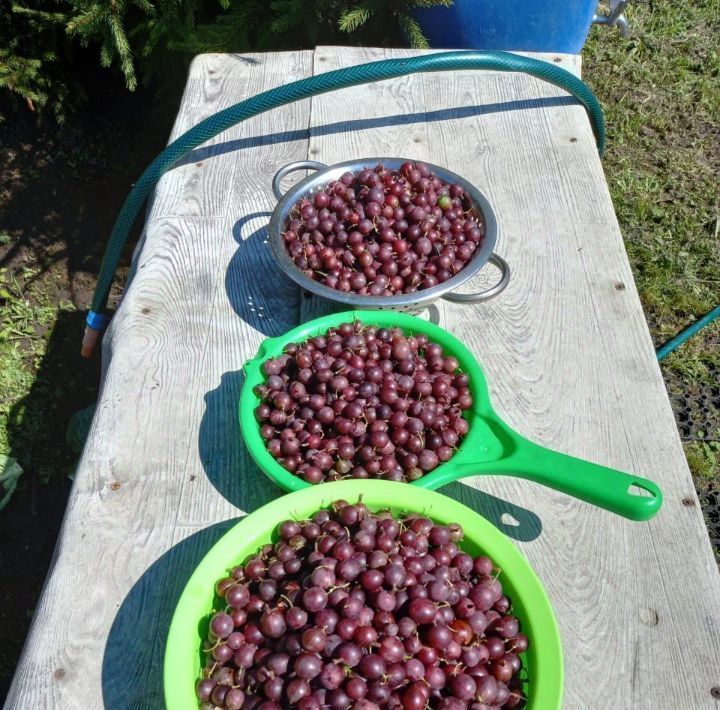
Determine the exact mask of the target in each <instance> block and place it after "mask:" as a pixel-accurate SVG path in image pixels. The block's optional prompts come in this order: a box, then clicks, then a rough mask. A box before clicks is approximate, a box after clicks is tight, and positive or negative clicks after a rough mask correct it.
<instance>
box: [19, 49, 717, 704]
mask: <svg viewBox="0 0 720 710" xmlns="http://www.w3.org/2000/svg"><path fill="white" fill-rule="evenodd" d="M410 54H412V52H410V51H409V50H381V49H366V48H363V49H360V48H347V47H340V48H338V47H319V48H318V49H317V50H315V51H302V52H291V53H272V54H255V55H235V54H233V55H229V54H226V55H217V54H215V55H210V54H208V55H202V56H199V57H197V58H196V59H195V60H194V62H193V64H192V68H191V70H190V74H189V77H188V82H187V87H186V90H185V95H184V97H183V100H182V105H181V107H180V110H179V113H178V116H177V119H176V123H175V128H174V131H173V137H175V136H177V135H179V134H180V133H182V132H183V131H185V130H187V129H188V128H190V127H191V126H192V125H193V124H195V123H197V122H198V121H200V120H201V119H203V118H205V117H206V116H208V115H210V114H212V113H214V112H215V111H218V110H219V109H221V108H225V107H227V106H230V105H232V104H234V103H236V102H238V101H240V100H242V99H245V98H248V97H250V96H253V95H254V94H256V93H258V92H260V91H263V90H265V89H268V88H271V87H275V86H279V85H281V84H283V83H285V82H288V81H292V80H295V79H299V78H302V77H307V76H310V75H312V74H315V73H320V72H324V71H328V70H330V69H335V68H339V67H344V66H351V65H354V64H359V63H362V62H365V61H370V60H373V59H381V58H384V57H397V56H408V55H410ZM539 56H541V58H544V59H547V60H548V61H556V62H558V63H559V64H560V65H561V66H564V67H566V68H568V69H570V70H571V71H575V72H576V73H579V71H580V60H579V58H578V57H574V56H567V55H566V56H554V55H544V56H542V55H539ZM611 135H612V134H611ZM375 155H396V156H401V157H407V158H414V159H419V160H428V161H429V162H433V163H436V164H438V165H443V166H445V167H447V168H448V169H450V170H452V171H454V172H457V173H458V174H460V175H463V176H464V177H465V178H467V179H468V180H469V181H470V182H472V183H474V184H475V185H476V186H477V187H478V188H479V189H480V190H481V191H482V192H483V193H485V195H486V196H487V197H488V199H489V201H490V203H491V204H492V205H493V206H494V209H495V212H496V214H497V217H498V221H499V224H500V233H499V239H498V244H497V251H498V253H499V254H500V255H502V256H503V257H505V258H506V259H507V260H508V262H509V263H510V265H511V267H512V270H513V277H512V280H511V283H510V285H509V287H508V288H507V290H506V291H505V292H504V293H503V294H502V295H501V296H499V297H498V298H496V299H494V300H492V301H489V302H487V303H485V304H478V305H473V306H467V305H460V304H453V303H447V302H441V303H440V304H438V305H437V306H434V307H432V308H431V309H430V311H429V313H428V314H426V317H428V315H429V317H431V318H433V320H435V321H436V322H439V324H440V325H441V326H442V327H444V328H446V329H447V330H449V331H450V332H451V333H453V334H454V335H456V336H457V337H459V338H461V339H462V340H463V341H464V342H465V343H466V344H467V345H468V347H469V348H470V349H471V350H472V351H473V352H474V354H475V355H476V356H477V358H478V359H479V361H480V362H481V364H482V366H483V367H484V369H485V372H486V375H487V378H488V381H489V385H490V391H491V397H492V401H493V403H494V406H495V407H496V409H497V411H498V413H499V414H500V415H501V416H502V417H503V418H504V419H506V421H507V422H508V423H509V424H510V425H511V426H513V427H514V428H515V429H517V430H518V431H519V432H521V433H523V434H524V435H525V436H527V437H528V438H530V439H532V440H534V441H536V442H538V443H540V444H543V445H545V446H549V447H552V448H554V449H558V450H560V451H564V452H567V453H570V454H573V455H576V456H580V457H583V458H587V459H590V460H592V461H596V462H598V463H601V464H604V465H607V466H612V467H614V468H618V469H621V470H624V471H632V472H634V473H636V474H637V475H640V476H644V477H647V478H650V479H652V480H654V481H656V482H657V483H658V484H659V485H660V486H661V488H662V489H663V491H664V494H665V503H664V506H663V508H662V510H661V511H660V513H659V514H658V515H657V517H656V518H654V519H653V520H651V521H649V522H646V523H635V522H631V521H629V520H625V519H623V518H620V517H617V516H615V515H612V514H611V513H608V512H606V511H604V510H600V509H597V508H593V507H592V506H590V505H587V504H585V503H583V502H580V501H578V500H575V499H572V498H569V497H567V496H565V495H562V494H561V493H557V492H555V491H552V490H549V489H546V488H542V487H540V486H538V485H536V484H533V483H529V482H527V481H523V480H520V479H515V478H502V477H483V478H479V477H477V478H474V479H466V481H465V482H464V483H463V484H460V483H456V484H453V485H451V486H447V487H446V488H444V489H443V492H444V493H446V494H448V495H451V496H453V497H455V498H458V499H459V500H462V501H463V502H464V503H466V504H467V505H469V506H471V507H473V508H474V509H475V510H477V511H479V512H480V513H482V514H483V515H485V516H486V517H487V518H489V519H490V520H491V521H493V522H495V523H496V524H497V525H498V526H499V527H500V528H501V529H502V530H504V531H506V532H507V533H508V534H509V535H510V536H512V537H513V538H515V540H516V541H517V545H518V547H519V548H520V549H521V550H522V552H523V553H524V554H525V555H526V556H527V558H528V559H529V561H530V562H531V564H532V565H533V566H534V568H535V570H536V571H537V573H538V575H539V576H540V578H541V580H542V582H543V583H544V585H545V587H546V589H547V591H548V594H549V596H550V599H551V601H552V604H553V607H554V610H555V613H556V615H557V619H558V623H559V626H560V632H561V635H562V640H563V646H564V653H565V701H564V707H567V708H571V709H572V710H576V709H584V708H601V709H603V710H606V709H609V708H668V709H671V710H680V709H684V708H687V709H688V710H699V709H701V708H717V707H720V702H718V700H716V699H714V698H713V696H712V695H711V689H712V688H713V687H716V686H720V584H719V581H720V579H719V577H718V569H717V567H716V565H715V561H714V559H713V555H712V551H711V548H710V544H709V541H708V536H707V533H706V530H705V527H704V524H703V519H702V513H701V510H700V507H699V504H698V500H697V497H696V495H695V491H694V487H693V484H692V480H691V477H690V473H689V471H688V467H687V464H686V461H685V457H684V455H683V450H682V447H681V444H680V439H679V436H678V432H677V429H676V426H675V422H674V419H673V416H672V412H671V409H670V405H669V402H668V397H667V394H666V391H665V386H664V384H663V380H662V377H661V373H660V369H659V367H658V363H657V361H656V359H655V356H654V351H653V346H652V342H651V339H650V335H649V332H648V328H647V325H646V322H645V318H644V316H643V311H642V308H641V305H640V300H639V298H638V294H637V291H636V288H635V285H634V282H633V277H632V273H631V270H630V265H629V263H628V259H627V256H626V253H625V249H624V246H623V242H622V237H621V234H620V230H619V227H618V223H617V219H616V217H615V214H614V211H613V206H612V203H611V200H610V195H609V193H608V189H607V185H606V183H605V179H604V176H603V170H602V164H601V162H600V159H599V157H598V155H597V152H596V149H595V142H594V139H593V136H592V132H591V129H590V125H589V123H588V120H587V118H586V115H585V111H584V109H583V108H582V107H581V106H580V105H578V104H577V102H575V101H574V100H572V99H571V98H569V97H568V96H567V95H565V94H564V92H562V91H561V90H559V89H556V88H554V87H552V86H550V85H548V84H545V83H542V82H541V81H539V80H536V79H533V78H531V77H528V76H525V75H520V74H500V73H497V72H460V73H448V74H425V75H415V76H408V77H403V78H400V79H395V80H391V81H386V82H382V83H380V84H376V85H366V86H360V87H356V88H352V89H346V90H342V91H339V92H335V93H332V94H326V95H324V96H320V97H317V98H313V99H312V100H305V101H301V102H299V103H296V104H293V105H290V106H285V107H282V108H280V109H276V110H273V111H271V112H269V113H266V114H264V115H261V116H258V117H256V118H253V119H251V120H249V121H247V122H245V123H243V124H240V125H239V126H236V127H234V128H233V129H231V130H228V131H227V132H226V133H224V134H222V135H220V136H219V137H217V138H216V139H214V140H212V141H210V142H209V143H208V144H206V145H205V146H203V147H201V148H198V149H197V150H195V151H194V152H193V153H192V154H191V155H190V156H189V157H188V158H186V159H185V160H184V161H183V164H182V165H181V166H180V167H177V168H176V169H174V170H172V171H171V172H169V173H168V174H166V175H165V176H164V177H163V179H162V180H161V181H160V183H159V185H158V187H157V190H156V193H155V196H154V198H153V201H152V204H151V207H150V208H149V212H148V215H147V222H146V227H145V231H144V234H143V238H142V240H141V243H140V245H139V246H138V248H137V250H136V254H135V260H134V268H133V275H132V281H131V283H130V285H129V287H128V288H127V290H126V293H125V296H124V299H123V301H122V304H121V307H120V308H119V310H118V312H117V314H116V316H115V317H114V319H113V321H112V324H111V327H110V329H109V331H108V333H107V334H106V336H105V340H104V343H103V358H104V381H103V386H102V391H101V394H100V398H99V402H98V408H97V413H96V415H95V419H94V422H93V426H92V430H91V432H90V437H89V440H88V442H87V444H86V446H85V450H84V453H83V456H82V459H81V462H80V465H79V468H78V471H77V475H76V478H75V483H74V486H73V490H72V493H71V496H70V500H69V505H68V509H67V513H66V517H65V522H64V525H63V528H62V532H61V536H60V539H59V541H58V544H57V549H56V554H55V558H54V561H53V565H52V569H51V573H50V575H49V577H48V580H47V583H46V586H45V589H44V592H43V595H42V599H41V601H40V603H39V605H38V607H37V610H36V612H35V616H34V619H33V624H32V629H31V632H30V635H29V638H28V641H27V643H26V646H25V650H24V652H23V655H22V658H21V661H20V663H19V666H18V669H17V672H16V675H15V678H14V681H13V685H12V688H11V690H10V695H9V698H8V704H7V707H9V708H18V709H22V710H27V709H28V708H53V709H63V710H64V709H66V708H71V709H74V708H83V710H88V709H89V708H99V707H106V708H112V710H116V709H117V708H130V707H132V708H158V707H161V706H162V704H163V700H162V662H163V653H164V648H165V638H166V635H167V629H168V624H169V621H170V618H171V616H172V613H173V609H174V607H175V604H176V602H177V599H178V597H179V595H180V593H181V591H182V589H183V586H184V584H185V582H186V580H187V578H188V577H189V575H190V573H191V571H192V570H193V568H194V566H195V565H196V564H197V563H198V561H199V560H200V559H201V558H202V556H203V554H204V553H205V551H206V550H207V549H208V548H209V546H210V545H211V544H212V543H213V542H214V541H215V540H217V539H218V537H219V536H220V535H221V534H222V533H223V532H224V531H225V530H227V529H228V527H229V526H230V525H231V524H232V523H233V521H235V520H237V518H238V517H239V516H241V515H242V514H243V512H244V511H252V510H254V509H256V508H257V507H258V506H260V505H261V504H263V503H264V502H267V501H268V500H270V499H272V498H274V497H276V496H277V495H278V494H279V491H278V489H276V488H274V487H273V485H272V484H270V483H269V481H268V480H267V479H266V478H265V477H264V476H262V475H261V474H260V472H259V471H258V469H257V468H256V466H255V465H254V464H253V463H252V461H251V460H250V458H249V456H248V454H247V452H246V451H245V449H244V446H243V444H242V440H241V436H240V432H239V430H238V424H237V416H236V410H237V402H238V398H239V392H240V386H241V382H242V373H241V365H242V363H243V362H244V361H245V360H246V359H247V358H248V357H250V356H252V355H253V354H254V353H255V351H256V350H257V347H258V345H259V344H260V342H261V341H262V340H263V338H264V337H267V336H268V335H279V334H281V333H283V332H284V331H286V330H287V329H289V328H291V327H293V326H295V325H297V324H298V323H300V322H302V321H305V320H308V319H311V318H313V317H315V316H317V315H320V314H322V313H325V312H327V305H326V304H323V303H319V302H318V300H317V298H316V297H311V298H307V297H304V295H303V294H302V293H301V292H300V291H299V290H298V289H297V288H296V287H295V286H294V285H293V284H292V283H290V282H289V281H287V280H285V278H284V277H283V276H282V275H281V274H280V273H279V272H278V270H277V269H276V268H275V267H274V264H273V259H272V256H271V254H270V251H269V248H268V246H267V244H266V243H265V242H266V231H265V227H266V225H267V222H268V219H269V215H270V213H271V211H272V209H273V207H274V204H275V200H274V198H273V195H272V191H271V189H270V182H271V179H272V176H273V174H274V173H275V171H276V170H277V169H278V168H279V167H280V166H282V165H284V164H285V163H288V162H290V161H294V160H301V159H307V158H310V159H313V160H318V161H322V162H324V163H336V162H340V161H343V160H348V159H351V158H364V157H370V156H375ZM492 270H493V269H492V267H489V268H488V269H487V271H492ZM488 278H492V274H490V275H489V276H488ZM209 583H212V580H209ZM537 710H542V709H537Z"/></svg>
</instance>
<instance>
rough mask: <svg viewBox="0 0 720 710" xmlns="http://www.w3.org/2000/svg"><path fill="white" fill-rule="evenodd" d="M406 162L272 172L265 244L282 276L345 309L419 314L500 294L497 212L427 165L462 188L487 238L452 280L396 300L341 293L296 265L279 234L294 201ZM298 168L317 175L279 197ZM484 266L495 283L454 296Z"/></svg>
mask: <svg viewBox="0 0 720 710" xmlns="http://www.w3.org/2000/svg"><path fill="white" fill-rule="evenodd" d="M405 162H407V159H406V158H366V159H364V160H349V161H347V162H344V163H337V164H335V165H330V166H328V165H325V164H323V163H318V162H315V161H313V160H300V161H297V162H294V163H289V164H288V165H285V166H283V167H282V168H280V170H278V171H277V173H276V174H275V177H274V178H273V183H272V188H273V192H274V193H275V197H277V198H278V203H277V206H276V207H275V210H274V211H273V214H272V217H271V219H270V225H269V227H268V241H269V242H270V247H271V249H272V253H273V255H274V256H275V259H276V260H277V262H278V264H279V265H280V268H281V269H282V270H283V271H284V272H285V274H287V275H288V276H289V277H290V278H291V279H292V280H293V281H295V282H296V283H297V284H298V285H300V286H301V287H302V288H304V289H305V290H306V291H309V292H311V293H314V294H316V295H318V296H322V297H323V298H326V299H328V300H330V301H335V302H336V303H341V304H343V305H344V306H348V307H350V308H358V309H362V310H367V309H372V310H393V311H406V312H418V311H421V310H422V309H423V308H426V307H427V306H429V305H430V304H431V303H433V302H434V301H436V300H437V299H438V298H445V299H447V300H448V301H455V302H458V303H473V302H475V303H476V302H478V301H487V300H488V299H490V298H492V297H493V296H497V295H498V294H499V293H501V292H502V291H503V290H504V289H505V287H506V286H507V285H508V282H509V281H510V267H509V266H508V265H507V263H506V262H505V260H504V259H503V258H502V257H500V256H498V255H497V254H495V253H494V252H493V249H494V248H495V242H496V240H497V220H496V219H495V214H494V213H493V211H492V208H491V207H490V204H489V203H488V201H487V200H486V199H485V197H484V195H483V194H482V193H481V192H480V191H479V190H478V189H477V188H476V187H474V186H473V185H471V184H470V183H469V182H468V181H467V180H465V179H463V178H462V177H460V176H459V175H456V174H455V173H452V172H450V171H449V170H445V168H441V167H439V166H437V165H432V164H430V163H425V164H426V165H427V166H428V168H429V169H430V170H431V171H432V172H433V173H434V174H435V175H436V176H437V177H438V178H440V179H441V180H442V181H444V182H446V183H457V184H459V185H461V186H462V187H463V189H464V190H465V195H466V196H467V198H468V199H469V200H470V202H471V204H472V206H473V208H474V209H475V211H476V212H477V213H478V214H479V215H480V216H481V218H482V221H483V224H484V226H485V237H484V239H483V242H482V244H481V246H480V249H478V250H477V252H476V254H475V256H474V257H473V258H472V259H471V260H470V262H469V263H468V264H467V265H466V266H465V267H464V268H463V269H462V270H461V271H459V272H458V273H457V274H456V275H455V276H453V277H452V278H450V279H448V280H447V281H445V282H443V283H441V284H438V285H437V286H433V287H432V288H426V289H422V290H420V291H416V292H415V293H403V294H399V295H396V296H363V295H359V294H356V293H344V292H342V291H338V290H336V289H334V288H330V287H329V286H325V285H324V284H322V283H320V282H319V281H315V280H314V279H311V278H309V277H308V276H307V275H305V274H304V273H303V272H302V271H301V270H300V269H299V268H298V267H297V266H296V265H295V263H294V262H293V260H292V258H291V257H290V254H288V252H287V249H286V248H285V244H284V242H283V237H282V233H283V231H284V227H285V224H286V223H287V220H288V217H289V215H290V212H291V210H292V208H293V207H294V205H295V204H296V203H297V202H298V200H300V199H302V198H304V197H307V196H309V195H313V194H315V193H316V192H319V191H320V190H323V189H325V187H327V185H328V184H329V183H330V182H332V181H333V180H337V179H339V178H340V176H341V175H342V174H343V173H345V172H348V171H350V172H352V173H357V172H358V171H360V170H363V169H364V168H372V167H374V166H375V165H377V164H378V163H382V164H383V165H385V166H386V167H388V168H392V169H394V170H397V169H399V168H400V166H401V165H402V164H403V163H405ZM423 162H424V161H423ZM298 170H314V171H316V172H314V173H312V174H311V175H309V176H308V177H306V178H305V179H304V180H301V181H300V182H298V183H296V184H295V185H293V186H292V187H291V188H290V189H289V190H288V191H287V192H285V193H283V191H282V187H281V183H282V180H283V179H284V178H285V177H286V176H287V175H289V174H290V173H292V172H295V171H298ZM488 262H490V263H491V264H493V265H494V266H496V267H497V268H498V269H499V270H500V280H499V281H498V282H497V283H496V284H495V285H493V286H492V287H490V288H488V289H485V290H483V291H480V292H477V293H457V292H455V289H457V288H459V287H460V286H462V285H463V284H465V283H466V282H467V281H469V280H470V279H472V278H473V277H474V276H476V275H477V274H478V272H479V271H480V269H482V268H483V267H484V266H485V264H487V263H488Z"/></svg>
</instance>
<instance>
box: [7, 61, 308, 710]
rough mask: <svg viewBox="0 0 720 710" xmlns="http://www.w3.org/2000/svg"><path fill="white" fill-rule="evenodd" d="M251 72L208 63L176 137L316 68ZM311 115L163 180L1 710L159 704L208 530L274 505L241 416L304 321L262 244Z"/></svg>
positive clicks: (275, 64) (285, 113)
mask: <svg viewBox="0 0 720 710" xmlns="http://www.w3.org/2000/svg"><path fill="white" fill-rule="evenodd" d="M251 59H253V61H255V60H257V61H256V63H252V62H247V61H238V60H237V58H235V57H232V56H220V55H213V56H209V57H208V56H203V57H199V58H198V59H197V60H196V61H195V62H194V64H193V67H192V68H191V71H190V77H189V83H188V90H187V91H186V94H185V97H184V99H183V104H182V106H181V108H180V113H179V115H178V120H177V123H176V127H175V129H174V131H173V136H175V135H177V134H178V133H180V132H182V131H184V130H185V129H186V128H188V127H189V125H191V124H192V123H195V122H196V121H197V120H199V119H200V118H202V117H204V116H205V115H209V114H210V113H213V112H214V111H216V110H218V109H219V108H222V107H224V106H226V105H229V104H231V103H235V102H237V101H239V100H241V99H243V98H245V97H247V96H251V95H253V94H255V93H257V92H259V91H262V90H263V89H265V88H268V86H271V85H276V84H280V83H282V82H283V81H285V80H287V78H288V77H289V78H294V77H296V76H297V77H299V76H306V75H309V74H310V73H311V71H312V61H311V53H309V52H299V53H288V54H276V55H260V56H257V57H255V58H251ZM309 112H310V102H309V101H305V102H301V103H298V104H296V105H294V106H291V107H288V109H287V110H284V109H281V110H277V111H275V112H273V114H272V116H270V115H268V116H260V117H257V118H256V119H253V120H252V121H249V122H247V123H246V124H244V125H241V126H239V127H237V128H234V129H231V130H229V131H228V132H227V133H226V134H225V135H223V136H221V137H219V138H218V139H217V140H216V141H214V142H213V144H212V149H211V150H209V151H208V150H207V149H203V148H201V149H199V151H198V152H196V155H195V156H194V159H193V160H192V161H190V162H188V164H187V165H185V166H184V167H180V168H177V169H176V170H174V171H173V172H171V173H169V174H168V175H167V176H166V177H165V178H163V180H162V181H161V182H160V184H159V186H158V189H157V192H156V197H155V201H154V203H153V207H152V209H151V210H150V213H149V216H148V223H147V226H146V230H145V234H144V242H143V244H142V249H140V250H139V252H138V253H137V255H136V258H135V269H134V277H133V280H132V283H131V285H130V287H129V288H128V290H127V292H126V294H125V297H124V299H123V302H122V304H121V306H120V309H119V311H118V313H117V315H116V316H115V318H114V319H113V321H112V325H111V328H110V330H109V332H108V334H107V336H106V338H105V343H104V349H105V351H106V364H107V366H106V376H105V379H104V383H103V389H102V392H101V396H100V400H99V406H98V413H97V415H96V417H95V420H94V422H93V426H92V431H91V433H90V438H89V440H88V443H87V446H86V448H85V451H84V454H83V457H82V461H81V463H80V466H79V468H78V472H77V476H76V480H75V484H74V486H73V491H72V494H71V498H70V502H69V505H68V511H67V514H66V518H65V522H64V525H63V530H62V534H61V537H60V539H59V541H58V546H57V551H56V562H55V565H54V569H53V572H52V574H51V575H50V577H49V579H48V581H47V585H46V589H45V592H44V594H43V597H42V600H41V602H40V604H39V606H38V609H37V611H36V614H35V618H34V620H33V626H32V629H31V633H30V636H29V638H28V641H27V643H26V647H25V650H24V653H23V657H22V659H21V662H20V664H19V666H18V670H17V673H16V675H15V679H14V682H13V686H12V688H11V691H10V696H9V698H8V707H11V708H23V709H24V708H28V707H48V708H50V707H52V708H84V709H85V708H96V707H102V706H103V705H104V706H105V707H108V708H121V707H143V708H157V707H159V706H160V705H161V703H162V696H161V686H160V681H161V678H162V657H163V652H164V651H163V650H164V643H165V636H166V634H167V627H168V621H169V618H170V615H171V613H172V608H173V605H174V602H175V601H176V600H177V597H178V595H179V592H180V590H181V589H182V586H183V584H184V582H185V580H186V579H187V577H188V574H189V572H190V571H191V569H192V567H193V565H194V564H195V563H196V562H197V561H198V560H199V559H200V558H201V557H202V554H203V552H204V551H205V550H206V549H207V547H208V544H209V543H210V542H211V538H213V537H217V534H216V532H217V531H213V530H210V531H205V530H204V528H206V526H210V525H214V524H218V523H221V522H222V521H224V520H227V519H228V518H236V517H237V516H238V514H239V509H240V510H243V509H245V510H252V509H254V508H256V507H257V506H258V505H260V504H262V503H263V502H265V501H266V500H268V498H269V497H270V496H275V495H277V490H276V489H274V488H272V487H271V486H270V484H269V483H266V482H265V479H264V477H262V476H261V475H260V474H259V472H258V471H257V469H256V468H255V467H254V466H253V465H252V464H251V463H250V462H249V459H248V456H247V453H246V452H245V449H244V447H243V445H242V442H241V438H240V433H239V428H238V417H237V402H238V398H239V390H240V384H241V381H242V376H241V371H240V369H241V366H242V363H243V362H244V361H245V360H246V359H247V358H248V357H250V356H252V355H253V354H254V353H255V351H256V349H257V347H258V345H259V343H260V342H261V341H262V339H263V338H264V337H266V335H267V334H268V333H276V332H279V331H283V330H286V329H287V328H290V327H292V326H294V325H295V324H296V323H297V318H298V307H299V304H298V298H299V294H298V291H297V289H296V288H295V287H294V286H292V285H291V284H290V283H289V282H287V281H286V280H285V279H284V278H282V277H281V276H280V275H279V274H278V273H277V270H276V269H274V268H273V267H272V265H271V258H272V257H271V256H270V254H269V253H268V250H267V247H266V245H265V244H264V243H263V241H264V225H265V224H266V223H267V215H268V213H269V210H270V209H271V208H272V206H273V198H272V193H271V191H270V178H271V177H272V175H273V173H274V171H275V170H276V168H277V167H278V166H279V165H281V164H283V163H284V162H287V161H288V160H297V159H300V158H304V157H306V155H307V137H306V130H307V125H308V121H309ZM287 132H292V134H291V135H290V134H288V135H290V138H289V139H288V136H286V135H285V134H286V133H287ZM278 133H280V134H282V135H281V136H280V138H279V139H278V137H277V134H278ZM228 141H229V142H228ZM195 533H197V535H195ZM186 538H187V540H186Z"/></svg>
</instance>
